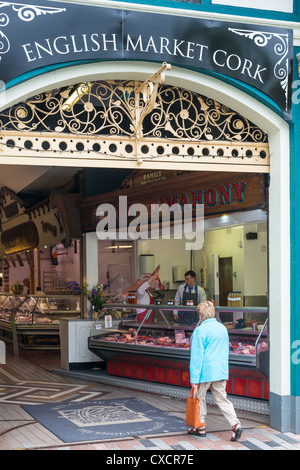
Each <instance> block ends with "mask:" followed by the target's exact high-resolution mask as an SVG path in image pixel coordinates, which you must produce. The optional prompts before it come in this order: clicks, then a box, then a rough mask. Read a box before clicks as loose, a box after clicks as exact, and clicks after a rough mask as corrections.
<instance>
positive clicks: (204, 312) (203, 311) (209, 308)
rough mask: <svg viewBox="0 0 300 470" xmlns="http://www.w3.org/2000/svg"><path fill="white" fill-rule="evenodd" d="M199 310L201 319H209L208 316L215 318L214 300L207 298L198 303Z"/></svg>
mask: <svg viewBox="0 0 300 470" xmlns="http://www.w3.org/2000/svg"><path fill="white" fill-rule="evenodd" d="M197 312H198V315H199V318H200V320H201V321H204V320H207V318H213V317H214V316H215V306H214V304H213V303H212V302H210V301H209V300H207V301H206V302H201V304H199V305H198V307H197Z"/></svg>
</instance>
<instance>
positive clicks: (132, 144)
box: [0, 80, 270, 172]
mask: <svg viewBox="0 0 300 470" xmlns="http://www.w3.org/2000/svg"><path fill="white" fill-rule="evenodd" d="M142 85H143V84H142V83H141V82H139V81H128V80H127V81H122V80H111V81H101V82H94V83H87V84H80V85H72V86H68V87H64V88H61V89H58V90H53V91H49V92H45V93H41V94H39V95H37V96H35V97H33V98H31V99H28V100H27V101H24V102H22V103H19V104H18V105H15V106H12V107H11V108H9V109H7V110H5V111H4V112H2V113H1V114H0V131H1V136H0V145H1V147H0V148H1V150H2V151H4V152H5V153H6V154H7V155H8V156H10V155H18V156H21V155H23V154H24V156H25V155H28V154H30V155H35V154H37V153H38V154H39V157H42V156H43V155H45V156H49V155H51V154H52V155H53V154H56V155H58V154H59V155H61V154H62V155H63V156H68V157H70V156H72V158H77V157H78V155H80V156H81V157H83V156H84V155H89V157H92V158H95V159H99V158H100V159H110V160H118V159H120V158H122V159H124V158H126V159H130V160H132V159H133V160H137V162H139V163H142V162H143V161H156V162H157V161H164V162H166V161H170V162H178V161H182V159H183V158H184V161H185V162H188V161H193V162H194V163H195V162H197V163H199V164H212V163H214V164H220V165H224V164H226V165H228V166H230V167H233V166H235V167H236V166H237V165H238V166H240V165H242V167H243V171H245V170H246V168H245V165H246V166H247V171H251V169H250V167H251V168H253V169H252V171H263V172H267V171H268V168H269V163H270V162H269V147H268V136H267V134H266V133H265V132H263V131H262V130H261V129H260V128H258V127H257V126H255V125H254V124H253V123H251V122H250V121H249V120H248V119H246V118H245V117H243V116H241V115H240V114H238V113H236V112H235V111H233V110H232V109H230V108H228V107H227V106H224V105H222V104H221V103H218V102H217V101H215V100H213V99H211V98H207V97H205V96H203V95H200V94H197V93H194V92H192V91H189V90H185V89H181V88H178V87H174V86H169V85H157V86H156V89H155V90H152V91H153V93H149V90H148V96H146V97H145V90H144V89H143V88H142ZM82 87H83V89H82ZM84 87H85V88H84ZM72 96H75V98H74V99H73V98H72ZM70 101H71V102H72V105H71V106H69V105H68V104H66V103H68V102H70ZM151 101H152V102H151ZM150 102H151V103H150ZM149 103H150V105H149Z"/></svg>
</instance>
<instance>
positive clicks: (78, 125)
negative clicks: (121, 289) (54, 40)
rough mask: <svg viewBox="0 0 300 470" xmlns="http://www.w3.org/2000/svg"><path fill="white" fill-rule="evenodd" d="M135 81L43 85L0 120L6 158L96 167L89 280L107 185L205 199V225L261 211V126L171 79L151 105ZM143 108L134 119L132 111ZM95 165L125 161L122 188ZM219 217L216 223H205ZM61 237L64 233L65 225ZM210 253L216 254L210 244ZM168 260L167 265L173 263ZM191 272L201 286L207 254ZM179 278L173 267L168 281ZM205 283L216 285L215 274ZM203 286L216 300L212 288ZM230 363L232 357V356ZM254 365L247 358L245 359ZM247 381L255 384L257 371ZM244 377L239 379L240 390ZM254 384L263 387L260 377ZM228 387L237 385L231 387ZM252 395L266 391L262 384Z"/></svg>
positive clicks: (159, 196) (138, 196) (158, 196)
mask: <svg viewBox="0 0 300 470" xmlns="http://www.w3.org/2000/svg"><path fill="white" fill-rule="evenodd" d="M141 85H142V83H140V82H136V81H128V80H127V81H122V80H117V81H108V82H93V83H91V82H89V83H87V84H84V93H82V95H81V96H79V95H80V93H81V91H80V90H82V85H80V86H79V85H78V84H76V85H72V86H67V87H65V88H62V89H59V90H54V91H51V92H46V93H44V94H41V95H39V96H38V97H35V98H33V99H29V100H27V101H26V102H25V103H22V104H19V105H16V106H14V107H13V108H11V109H10V110H9V112H7V111H6V112H3V113H2V115H1V118H2V121H3V126H5V129H6V130H5V135H4V137H3V138H2V145H3V146H5V152H6V154H7V156H8V157H10V158H11V159H12V160H11V161H13V158H14V157H16V156H18V157H19V158H22V157H24V159H25V158H26V157H28V156H30V158H31V162H34V161H36V162H37V163H38V162H40V161H41V159H49V160H48V161H50V162H51V163H54V164H57V160H58V159H61V160H62V162H64V163H65V162H66V161H67V159H71V160H72V163H73V164H74V162H76V161H78V164H79V165H80V164H82V161H83V160H85V164H84V166H85V167H86V166H88V167H90V168H94V169H95V170H96V168H98V171H99V172H98V176H99V180H98V182H100V185H99V184H98V188H97V191H96V192H95V193H94V194H91V193H89V197H88V198H83V199H81V202H80V205H81V221H82V228H83V232H85V233H86V237H85V240H86V241H85V247H84V250H85V256H86V258H85V259H83V263H84V265H85V267H86V273H85V274H86V275H85V277H86V280H88V281H91V283H92V284H93V283H94V282H96V283H97V282H99V280H100V279H99V277H98V276H99V271H98V243H96V245H97V251H96V252H94V253H93V254H92V258H93V261H92V263H93V264H95V259H96V260H97V262H96V265H97V269H96V270H93V269H92V270H90V269H88V267H87V263H88V262H90V261H88V258H89V256H90V254H91V249H93V248H92V246H95V242H94V241H93V242H92V244H90V243H89V242H90V241H91V240H90V238H91V237H90V235H91V233H93V230H94V226H95V224H96V223H97V214H96V209H97V204H98V203H99V202H104V201H105V200H107V201H109V202H110V203H111V202H112V193H111V192H112V190H115V191H114V196H116V197H117V196H118V197H119V195H120V194H121V191H123V194H130V196H131V197H135V199H134V198H133V199H132V201H133V202H137V201H139V202H142V201H143V197H144V202H145V204H149V203H150V204H151V200H154V199H155V200H156V201H158V202H159V203H162V202H163V201H167V203H168V204H171V203H172V202H174V201H178V202H179V204H183V203H185V202H191V203H192V204H193V205H194V204H204V205H205V208H206V212H205V214H206V216H207V223H208V225H210V228H211V230H212V228H215V229H220V227H221V226H223V227H224V226H225V227H226V226H227V227H228V228H227V230H229V228H231V227H234V226H236V225H237V222H236V221H235V222H233V221H231V222H228V223H227V224H225V225H222V224H224V219H223V222H221V216H228V213H230V214H231V216H233V217H234V215H235V214H236V213H237V212H238V213H241V214H242V215H240V216H241V217H242V219H243V214H244V215H245V214H247V215H249V214H250V212H251V214H250V218H249V219H248V223H252V224H258V223H259V217H260V216H261V214H266V213H267V204H266V201H267V197H266V194H267V188H268V184H267V183H268V179H267V178H265V177H264V175H266V174H267V173H268V172H269V168H270V159H269V145H268V136H267V134H266V133H265V132H263V131H262V130H261V129H259V128H258V127H257V126H256V125H254V124H253V123H252V122H250V121H249V120H248V119H246V118H244V117H242V116H241V115H240V114H238V113H236V112H235V111H233V110H231V109H230V108H228V107H227V106H224V105H222V104H221V103H219V102H216V101H214V100H212V99H210V98H207V97H205V96H204V95H200V94H198V93H195V92H191V91H189V90H185V89H180V88H178V87H175V86H170V85H160V86H158V87H157V93H156V100H155V103H154V105H153V108H152V110H151V109H149V108H147V105H148V104H149V102H148V101H147V99H146V101H145V100H144V99H143V96H142V94H143V93H142V89H141ZM72 97H73V98H72ZM68 100H70V101H71V102H72V103H71V105H70V103H68ZM49 109H50V110H51V111H49ZM143 113H144V119H143V121H142V126H141V121H140V120H139V119H138V118H137V116H138V117H139V116H140V115H142V114H143ZM46 130H47V132H46ZM102 167H106V169H108V168H114V169H115V170H114V171H117V170H116V168H117V167H119V168H122V169H124V168H126V169H128V170H129V171H128V175H127V176H126V178H124V180H123V181H122V185H121V186H122V189H121V190H118V189H116V188H114V187H109V184H107V183H108V182H107V180H106V178H105V171H104V170H101V168H102ZM141 168H143V169H141ZM172 168H173V169H172ZM132 170H133V171H132ZM126 171H127V170H126ZM84 173H85V177H86V174H87V171H86V170H83V174H84ZM101 173H102V175H101ZM94 175H96V171H95V172H94ZM112 178H113V173H112ZM183 182H184V183H185V184H184V183H183ZM90 183H91V179H89V181H87V179H85V184H86V187H88V186H89V184H90ZM187 184H188V186H187ZM155 185H156V186H155ZM157 185H158V186H159V185H162V186H161V187H164V190H165V191H166V192H164V193H159V192H157V189H158V186H157ZM105 187H106V191H105V190H104V188H105ZM108 188H109V189H108ZM137 188H138V191H137ZM154 188H155V189H156V191H154ZM92 200H93V201H92ZM91 201H92V202H93V205H94V206H93V208H92V210H89V213H88V219H86V218H85V216H86V211H85V209H86V207H87V206H88V204H90V203H91ZM95 202H96V203H97V204H95ZM255 209H259V210H260V211H261V212H260V213H259V217H258V219H257V213H255V214H253V210H255ZM243 211H245V213H244V212H243ZM251 216H253V217H254V218H253V219H251ZM242 219H240V220H242ZM217 220H218V221H219V222H220V224H221V225H218V224H217V225H215V227H213V224H214V222H215V223H216V221H217ZM4 222H5V220H4V221H3V226H4ZM238 223H239V222H238ZM251 230H252V229H251ZM69 237H70V238H72V236H71V232H69ZM58 241H59V240H58ZM60 241H61V240H60ZM169 243H171V242H169ZM109 248H110V249H111V247H109ZM118 249H119V248H118ZM152 249H154V248H153V247H152ZM157 249H158V252H162V250H161V249H160V248H157ZM175 249H176V248H175ZM114 250H116V248H114ZM10 254H11V255H12V256H13V255H14V253H10ZM143 254H145V253H143V252H142V251H140V252H137V251H135V260H134V276H137V275H138V272H137V269H136V266H137V260H138V259H139V258H137V256H141V255H143ZM147 254H149V253H147ZM212 254H214V255H218V252H213V253H212ZM114 264H115V263H114V262H111V263H110V265H112V266H113V265H114ZM169 264H170V265H171V266H170V267H173V262H172V264H171V263H170V262H169ZM183 266H184V264H183ZM265 269H266V270H267V265H266V266H265ZM201 270H202V272H201ZM197 271H198V275H199V277H201V275H203V280H202V281H201V282H202V283H203V286H204V287H205V285H207V279H208V276H211V275H212V273H213V272H214V271H213V270H210V271H209V272H208V270H207V266H206V265H205V263H202V264H201V263H199V268H197ZM96 272H97V274H96V278H95V277H94V276H95V273H96ZM172 275H173V273H172ZM83 277H84V276H83ZM164 280H165V281H167V280H170V282H171V280H172V287H173V288H174V285H173V284H174V281H173V279H172V278H171V275H170V274H168V275H166V277H165V278H164ZM181 281H182V278H181V277H180V276H179V277H178V278H177V279H176V280H175V286H176V282H181ZM211 285H212V286H214V285H215V281H214V280H213V281H212V282H211ZM209 295H210V297H211V298H212V296H213V297H214V298H215V300H216V297H217V296H219V292H211V293H210V294H209ZM228 296H229V292H228V293H227V297H228ZM84 315H86V310H84ZM231 320H232V321H230V322H228V323H230V324H235V322H234V321H233V320H234V319H233V318H232V319H231ZM244 327H245V328H249V326H246V325H244ZM252 346H253V345H252ZM245 349H246V348H244V350H245ZM235 353H236V351H235ZM238 353H239V352H238ZM238 353H237V354H238ZM252 356H253V355H252ZM254 356H255V355H254ZM242 357H243V358H244V357H245V355H244V356H242ZM252 359H253V357H252ZM255 360H256V357H255ZM245 362H246V363H247V360H246V361H243V366H242V367H244V363H245ZM250 362H251V361H250ZM236 364H238V365H239V361H237V362H235V365H236ZM253 364H254V362H253V361H252V364H251V366H250V367H252V365H253ZM235 377H236V375H235ZM242 378H243V379H244V377H242ZM239 379H240V376H239V374H237V380H236V384H239ZM232 380H233V379H232ZM253 380H254V383H256V382H255V381H256V380H257V378H254V379H253ZM232 383H233V382H232ZM232 383H231V386H232ZM241 383H242V382H241ZM250 386H251V384H250V385H249V384H248V383H247V385H246V388H243V392H242V393H240V394H244V393H245V390H248V389H249V387H250ZM235 390H238V385H235ZM261 390H264V385H263V384H261ZM232 392H233V393H235V391H234V390H233V389H232ZM247 393H248V392H247ZM255 393H256V394H257V392H255ZM246 395H247V394H246ZM257 396H258V397H259V398H264V399H266V398H267V395H266V394H265V393H264V392H262V393H261V394H260V395H257Z"/></svg>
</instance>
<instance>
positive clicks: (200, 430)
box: [188, 426, 206, 437]
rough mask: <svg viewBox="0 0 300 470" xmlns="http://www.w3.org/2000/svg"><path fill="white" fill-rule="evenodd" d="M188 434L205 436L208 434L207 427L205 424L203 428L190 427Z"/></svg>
mask: <svg viewBox="0 0 300 470" xmlns="http://www.w3.org/2000/svg"><path fill="white" fill-rule="evenodd" d="M188 434H192V435H193V436H200V437H205V436H206V427H205V426H203V427H202V428H197V429H196V428H190V429H189V430H188Z"/></svg>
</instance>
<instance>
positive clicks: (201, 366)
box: [190, 318, 229, 384]
mask: <svg viewBox="0 0 300 470" xmlns="http://www.w3.org/2000/svg"><path fill="white" fill-rule="evenodd" d="M228 360H229V337H228V332H227V329H226V327H225V326H224V325H222V323H219V322H218V321H217V319H216V318H208V319H206V320H204V321H203V322H202V323H201V325H199V326H198V327H197V328H196V329H195V330H194V333H193V336H192V345H191V357H190V382H191V383H192V384H198V383H202V382H214V381H216V380H228V369H229V364H228Z"/></svg>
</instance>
